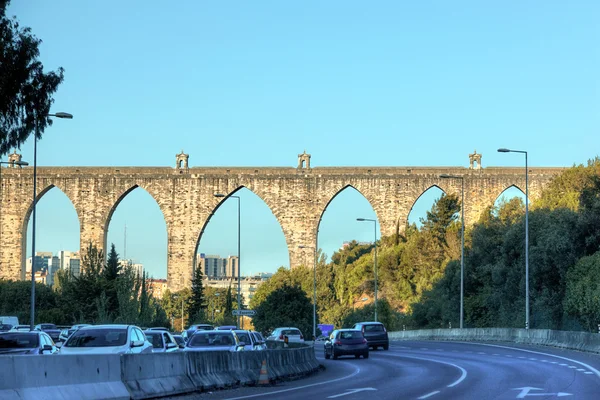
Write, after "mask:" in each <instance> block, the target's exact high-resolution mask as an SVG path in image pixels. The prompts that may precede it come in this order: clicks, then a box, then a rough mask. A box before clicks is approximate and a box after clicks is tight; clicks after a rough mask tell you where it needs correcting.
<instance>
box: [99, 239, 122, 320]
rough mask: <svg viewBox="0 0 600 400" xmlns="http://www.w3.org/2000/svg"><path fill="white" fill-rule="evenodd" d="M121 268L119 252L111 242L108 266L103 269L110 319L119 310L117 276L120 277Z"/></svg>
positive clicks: (107, 310) (107, 309)
mask: <svg viewBox="0 0 600 400" xmlns="http://www.w3.org/2000/svg"><path fill="white" fill-rule="evenodd" d="M121 270H122V267H121V266H120V265H119V254H118V253H117V251H116V250H115V245H114V244H111V246H110V253H108V260H107V262H106V267H105V268H104V270H103V271H102V278H103V280H104V281H103V284H104V293H105V296H106V312H107V317H108V318H109V319H110V318H111V317H112V318H114V316H116V315H117V314H118V312H119V298H118V296H117V278H118V277H119V274H120V273H121Z"/></svg>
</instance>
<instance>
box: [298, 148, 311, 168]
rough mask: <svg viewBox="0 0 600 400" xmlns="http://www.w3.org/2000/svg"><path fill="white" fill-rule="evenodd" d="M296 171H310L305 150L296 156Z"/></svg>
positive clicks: (308, 155) (308, 157)
mask: <svg viewBox="0 0 600 400" xmlns="http://www.w3.org/2000/svg"><path fill="white" fill-rule="evenodd" d="M298 169H310V154H306V150H304V153H302V154H298Z"/></svg>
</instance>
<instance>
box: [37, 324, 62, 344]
mask: <svg viewBox="0 0 600 400" xmlns="http://www.w3.org/2000/svg"><path fill="white" fill-rule="evenodd" d="M33 330H34V331H42V332H46V333H47V334H48V335H49V336H50V337H51V338H52V340H54V341H55V342H58V341H59V338H60V329H58V328H57V327H56V325H54V324H37V325H36V326H35V327H34V328H33Z"/></svg>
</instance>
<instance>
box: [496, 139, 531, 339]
mask: <svg viewBox="0 0 600 400" xmlns="http://www.w3.org/2000/svg"><path fill="white" fill-rule="evenodd" d="M498 152H499V153H521V154H525V329H529V171H528V170H529V168H528V167H527V152H526V151H524V150H511V149H505V148H501V149H498Z"/></svg>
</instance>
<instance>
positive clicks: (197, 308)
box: [187, 268, 206, 326]
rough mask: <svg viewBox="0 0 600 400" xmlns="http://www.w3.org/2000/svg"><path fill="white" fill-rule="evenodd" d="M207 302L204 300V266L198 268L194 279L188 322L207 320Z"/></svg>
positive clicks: (189, 323)
mask: <svg viewBox="0 0 600 400" xmlns="http://www.w3.org/2000/svg"><path fill="white" fill-rule="evenodd" d="M205 312H206V303H205V301H204V287H203V286H202V268H196V270H195V271H194V278H193V279H192V296H191V298H190V302H189V306H188V313H189V315H188V323H187V325H188V326H189V325H191V324H193V323H201V322H205V320H206V316H205Z"/></svg>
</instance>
